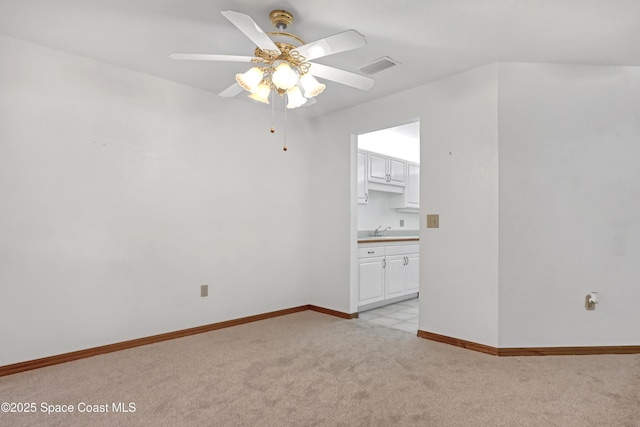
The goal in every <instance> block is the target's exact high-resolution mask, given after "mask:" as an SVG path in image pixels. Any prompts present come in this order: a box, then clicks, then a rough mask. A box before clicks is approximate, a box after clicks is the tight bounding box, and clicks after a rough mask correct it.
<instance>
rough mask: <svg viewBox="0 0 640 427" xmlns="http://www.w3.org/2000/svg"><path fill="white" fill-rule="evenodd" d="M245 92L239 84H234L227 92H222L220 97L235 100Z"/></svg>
mask: <svg viewBox="0 0 640 427" xmlns="http://www.w3.org/2000/svg"><path fill="white" fill-rule="evenodd" d="M243 90H244V89H242V87H240V85H239V84H238V83H234V84H232V85H231V86H229V87H228V88H226V89H225V90H223V91H222V92H220V93H219V94H218V95H219V96H222V97H223V98H233V97H234V96H236V95H237V94H239V93H240V92H242V91H243Z"/></svg>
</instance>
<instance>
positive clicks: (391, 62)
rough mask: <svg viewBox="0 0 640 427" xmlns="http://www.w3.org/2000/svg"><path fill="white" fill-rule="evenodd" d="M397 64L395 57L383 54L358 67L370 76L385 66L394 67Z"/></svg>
mask: <svg viewBox="0 0 640 427" xmlns="http://www.w3.org/2000/svg"><path fill="white" fill-rule="evenodd" d="M398 64H399V62H398V61H396V60H395V59H391V58H389V57H388V56H384V57H382V58H380V59H376V60H375V61H373V62H372V63H371V64H369V65H365V66H364V67H362V68H360V71H362V72H363V73H365V74H368V75H370V76H371V75H373V74H377V73H379V72H380V71H383V70H386V69H387V68H391V67H395V66H396V65H398Z"/></svg>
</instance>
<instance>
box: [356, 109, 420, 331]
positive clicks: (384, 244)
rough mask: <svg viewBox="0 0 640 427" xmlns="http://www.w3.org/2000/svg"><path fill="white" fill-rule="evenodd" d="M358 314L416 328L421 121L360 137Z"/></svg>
mask: <svg viewBox="0 0 640 427" xmlns="http://www.w3.org/2000/svg"><path fill="white" fill-rule="evenodd" d="M356 148H357V150H356V151H357V159H358V160H357V191H356V193H357V196H356V199H357V205H356V209H357V219H356V223H357V227H356V228H357V251H356V252H357V259H356V263H355V266H354V267H355V269H356V276H357V279H356V280H355V281H356V286H357V289H356V292H353V293H352V295H357V297H356V298H357V311H358V313H359V315H360V318H361V319H362V320H363V321H367V322H371V323H375V324H378V325H382V326H388V327H394V328H395V329H399V330H405V331H407V332H416V331H417V329H418V296H419V267H418V266H419V246H418V245H419V224H420V188H419V185H420V122H419V121H415V122H411V123H407V124H403V125H400V126H394V127H390V128H386V129H380V130H376V131H373V132H368V133H362V134H359V135H357V141H356Z"/></svg>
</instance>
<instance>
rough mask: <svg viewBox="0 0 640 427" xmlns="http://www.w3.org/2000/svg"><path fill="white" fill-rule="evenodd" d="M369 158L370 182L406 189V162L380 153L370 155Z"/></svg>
mask: <svg viewBox="0 0 640 427" xmlns="http://www.w3.org/2000/svg"><path fill="white" fill-rule="evenodd" d="M368 156H369V182H374V183H378V184H386V185H395V186H398V187H404V183H405V169H406V167H407V161H406V160H402V159H396V158H394V157H389V156H385V155H383V154H378V153H368Z"/></svg>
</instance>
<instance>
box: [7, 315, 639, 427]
mask: <svg viewBox="0 0 640 427" xmlns="http://www.w3.org/2000/svg"><path fill="white" fill-rule="evenodd" d="M5 401H7V402H34V403H36V405H37V407H38V412H37V413H36V414H16V413H1V412H0V425H3V426H5V425H6V426H8V425H12V426H33V425H47V426H49V425H50V426H54V425H60V426H76V425H78V426H87V425H91V426H101V425H122V426H126V425H153V426H163V425H167V426H178V425H194V426H196V425H203V426H204V425H209V426H316V425H317V426H404V425H418V426H640V355H604V356H546V357H507V358H498V357H494V356H489V355H485V354H482V353H477V352H473V351H469V350H464V349H460V348H457V347H452V346H449V345H445V344H440V343H436V342H431V341H428V340H424V339H421V338H417V337H415V336H414V335H412V334H410V333H407V332H404V331H399V330H395V329H390V328H385V327H382V326H377V325H373V324H370V323H367V322H363V321H360V320H351V321H350V320H342V319H338V318H334V317H331V316H328V315H324V314H320V313H316V312H311V311H306V312H301V313H296V314H291V315H287V316H282V317H278V318H274V319H269V320H264V321H260V322H255V323H250V324H246V325H241V326H235V327H232V328H228V329H223V330H218V331H213V332H209V333H205V334H200V335H194V336H191V337H186V338H181V339H177V340H173V341H167V342H163V343H158V344H153V345H148V346H144V347H138V348H134V349H130V350H125V351H121V352H117V353H111V354H106V355H102V356H96V357H93V358H89V359H84V360H79V361H75V362H70V363H66V364H61V365H57V366H52V367H48V368H44V369H40V370H35V371H29V372H23V373H20V374H15V375H11V376H7V377H2V378H0V402H5ZM42 402H46V403H48V404H71V405H74V407H76V412H74V413H72V414H51V415H46V414H43V413H41V412H39V411H40V408H41V404H42ZM81 402H84V403H88V404H97V405H100V404H106V405H107V406H108V407H109V410H110V412H109V413H78V412H77V407H78V405H79V404H80V403H81ZM114 402H115V403H118V402H123V403H129V402H134V403H135V407H136V411H135V412H134V413H113V412H111V411H112V404H113V403H114Z"/></svg>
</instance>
